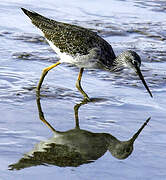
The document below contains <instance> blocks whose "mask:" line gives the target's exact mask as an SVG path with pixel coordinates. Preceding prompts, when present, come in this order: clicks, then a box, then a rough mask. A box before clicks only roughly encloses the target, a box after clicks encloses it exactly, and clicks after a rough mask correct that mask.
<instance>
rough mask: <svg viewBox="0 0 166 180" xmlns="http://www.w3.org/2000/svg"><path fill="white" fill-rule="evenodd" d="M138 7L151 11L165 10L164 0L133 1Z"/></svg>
mask: <svg viewBox="0 0 166 180" xmlns="http://www.w3.org/2000/svg"><path fill="white" fill-rule="evenodd" d="M135 3H136V4H137V5H136V6H138V7H144V8H149V9H150V10H151V11H154V12H164V11H165V10H166V2H165V1H164V0H158V1H152V0H149V1H144V2H143V1H135Z"/></svg>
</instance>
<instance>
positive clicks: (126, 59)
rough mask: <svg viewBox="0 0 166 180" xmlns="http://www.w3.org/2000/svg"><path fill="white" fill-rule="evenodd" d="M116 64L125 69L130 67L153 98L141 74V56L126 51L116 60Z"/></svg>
mask: <svg viewBox="0 0 166 180" xmlns="http://www.w3.org/2000/svg"><path fill="white" fill-rule="evenodd" d="M116 63H117V65H118V64H119V65H122V66H123V67H128V68H131V69H133V70H134V71H135V72H136V74H137V75H138V76H139V78H140V79H141V81H142V83H143V84H144V86H145V88H146V89H147V91H148V93H149V94H150V96H151V97H153V96H152V93H151V91H150V89H149V87H148V86H147V84H146V82H145V79H144V77H143V75H142V73H141V70H140V66H141V58H140V56H139V55H138V54H137V53H136V52H134V51H125V52H123V53H121V54H120V55H119V56H118V57H117V58H116Z"/></svg>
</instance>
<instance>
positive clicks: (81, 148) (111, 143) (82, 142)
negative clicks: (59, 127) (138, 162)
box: [9, 99, 150, 170]
mask: <svg viewBox="0 0 166 180" xmlns="http://www.w3.org/2000/svg"><path fill="white" fill-rule="evenodd" d="M85 103H86V102H82V103H80V104H77V105H75V107H74V111H75V122H76V127H75V128H74V129H71V130H68V131H65V132H59V131H56V130H55V129H54V128H53V127H52V126H51V125H50V124H49V123H48V122H47V121H46V120H45V118H44V114H43V112H42V109H41V104H40V99H37V104H38V110H39V116H40V119H41V120H42V121H43V122H44V123H45V124H46V125H47V126H48V127H49V128H50V129H51V130H52V131H53V133H54V136H53V137H52V138H50V139H48V140H46V141H41V142H40V143H39V144H36V145H35V147H34V149H33V150H32V151H30V152H28V153H26V154H25V155H24V156H23V158H21V159H20V160H19V161H18V162H17V163H16V164H12V165H9V169H10V170H13V169H16V170H20V169H23V168H26V167H31V166H37V165H44V164H50V165H56V166H60V167H65V166H74V167H76V166H79V165H81V164H85V163H90V162H93V161H94V160H97V159H98V158H100V157H101V156H103V155H104V154H105V152H106V151H107V150H109V151H110V153H111V154H112V155H113V156H114V157H116V158H118V159H125V158H127V157H128V156H129V155H130V154H131V153H132V151H133V144H134V141H135V140H136V138H137V137H138V135H139V134H140V133H141V131H142V130H143V128H144V127H145V126H146V125H147V123H148V121H149V120H150V118H148V119H147V120H146V122H145V123H144V124H143V125H142V126H141V128H140V129H139V130H138V131H137V132H136V133H135V134H134V136H133V137H132V138H131V139H130V140H128V141H119V140H118V139H117V138H116V137H114V136H112V135H111V134H108V133H93V132H90V131H86V130H82V129H80V127H79V120H78V109H79V107H80V106H81V105H83V104H85Z"/></svg>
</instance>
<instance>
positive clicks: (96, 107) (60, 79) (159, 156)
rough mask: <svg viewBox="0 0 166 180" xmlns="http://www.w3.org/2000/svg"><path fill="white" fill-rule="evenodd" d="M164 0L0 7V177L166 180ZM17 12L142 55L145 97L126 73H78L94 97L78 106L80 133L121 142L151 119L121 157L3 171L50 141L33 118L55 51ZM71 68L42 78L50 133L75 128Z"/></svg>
mask: <svg viewBox="0 0 166 180" xmlns="http://www.w3.org/2000/svg"><path fill="white" fill-rule="evenodd" d="M165 6H166V2H165V1H162V0H159V1H157V0H156V1H155V0H154V1H153V0H149V1H146V2H144V1H142V0H135V1H131V0H126V1H115V0H111V1H110V0H109V1H108V0H104V1H102V2H101V1H99V0H95V1H87V0H86V1H74V0H73V1H49V2H48V1H44V0H41V1H40V3H36V2H35V1H34V0H24V1H22V0H19V1H16V0H12V1H8V0H1V2H0V19H1V21H0V22H1V23H0V39H1V41H0V54H1V59H0V113H1V117H0V130H1V131H0V137H1V138H0V139H1V140H0V160H1V164H0V179H3V180H5V179H18V180H19V179H23V178H24V179H35V180H36V179H49V178H50V179H53V178H54V179H66V180H67V179H76V180H78V179H84V180H85V179H88V180H89V179H92V178H93V179H96V180H100V179H111V178H112V179H114V180H116V179H117V180H121V179H122V180H123V179H124V178H125V179H129V180H130V179H131V180H133V179H152V180H153V179H154V180H156V179H158V180H164V179H165V178H166V172H165V169H166V163H165V158H166V151H165V149H166V143H165V139H166V132H165V129H166V123H165V119H166V113H165V108H166V106H165V104H166V98H165V94H166V86H165V84H166V72H165V69H166V60H165V56H166V51H165V40H166V36H165V34H166V21H165V19H166V14H165V10H166V9H165ZM20 7H24V8H27V9H31V10H34V11H37V12H39V13H41V14H43V15H45V16H47V17H50V18H53V19H56V20H58V21H63V22H67V23H72V24H77V25H80V26H83V27H86V28H90V29H92V30H94V31H96V32H97V33H98V34H99V35H100V36H102V37H103V38H105V39H106V40H107V41H108V42H109V43H111V45H112V47H113V49H114V51H115V53H116V54H119V53H120V52H121V51H124V50H127V49H131V50H135V51H136V52H138V53H139V55H140V56H141V57H142V66H141V69H142V72H143V74H144V76H145V79H146V81H147V84H148V85H149V87H150V89H151V91H152V93H153V96H154V98H153V99H152V98H150V96H149V94H148V93H147V92H146V90H145V88H144V87H143V85H142V83H141V81H140V80H139V79H138V77H137V76H136V75H135V73H134V72H132V71H123V72H120V73H108V72H104V71H100V70H88V71H85V73H84V75H83V79H82V86H83V87H84V90H85V91H86V92H87V93H88V95H89V96H90V97H92V98H96V99H97V100H95V101H94V102H91V103H88V104H84V105H82V106H81V107H80V109H79V120H80V122H79V123H80V124H79V125H80V128H81V129H83V130H86V131H90V132H93V133H108V134H111V135H112V136H114V137H116V138H117V139H118V140H121V141H127V140H129V139H130V138H131V137H132V136H133V135H134V133H136V132H137V130H138V129H139V128H140V127H141V126H142V125H143V124H144V122H145V121H146V119H147V118H148V117H151V120H150V121H149V123H148V125H147V126H146V127H145V128H144V129H143V131H142V132H141V134H140V135H139V137H138V138H137V139H136V141H135V143H134V150H133V152H132V154H131V155H130V156H128V158H126V159H124V160H119V159H117V158H115V157H113V156H112V155H111V154H110V152H109V151H107V152H106V153H104V154H103V156H101V157H100V158H99V159H96V160H95V161H93V162H90V163H85V164H84V163H83V164H82V165H80V166H77V167H72V166H66V167H59V166H58V165H49V164H44V165H38V166H31V167H27V168H24V169H22V170H18V171H17V170H13V171H11V170H8V169H9V167H8V166H9V165H11V164H15V163H17V162H18V161H19V160H20V159H21V158H22V157H23V155H24V154H25V153H27V152H30V151H31V150H32V149H33V148H34V146H35V145H36V144H39V143H40V142H42V141H47V140H48V139H49V138H51V137H53V133H52V131H50V130H49V129H48V128H47V127H46V126H45V125H44V123H43V122H41V120H40V119H39V116H38V108H37V103H36V96H35V87H36V84H37V82H38V80H39V77H40V75H41V71H42V69H43V68H44V67H47V66H49V65H51V64H52V63H55V62H56V61H57V59H58V57H57V56H56V54H55V53H54V52H53V51H52V50H51V48H50V47H49V46H48V44H47V43H46V41H45V40H44V38H43V37H42V36H41V33H40V32H39V31H38V30H37V29H36V28H35V27H34V26H33V25H32V24H31V22H30V21H29V19H28V18H27V17H26V16H25V15H24V14H23V13H22V11H21V10H20ZM78 71H79V70H78V69H77V68H76V67H73V66H69V65H60V66H58V67H57V68H55V69H54V70H52V71H51V72H49V74H48V75H47V77H46V79H45V81H44V84H43V86H42V97H41V105H42V110H43V112H44V115H45V118H46V120H47V121H48V122H49V123H50V124H51V125H52V127H54V128H55V129H56V130H57V131H68V130H70V129H73V128H74V127H75V118H74V106H75V105H76V104H78V103H80V102H81V100H82V96H81V95H80V93H79V92H78V90H77V89H76V88H75V81H76V79H77V74H78Z"/></svg>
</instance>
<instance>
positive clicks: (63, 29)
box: [22, 8, 115, 65]
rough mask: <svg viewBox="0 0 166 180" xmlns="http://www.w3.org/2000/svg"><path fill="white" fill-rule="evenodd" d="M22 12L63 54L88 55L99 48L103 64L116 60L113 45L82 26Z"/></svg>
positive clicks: (25, 11) (26, 11)
mask: <svg viewBox="0 0 166 180" xmlns="http://www.w3.org/2000/svg"><path fill="white" fill-rule="evenodd" d="M22 10H23V11H24V13H25V14H26V15H27V16H28V17H29V18H30V19H31V21H32V23H33V24H34V25H35V26H37V27H38V28H39V29H40V30H41V31H42V32H43V33H44V36H45V37H46V39H48V40H49V41H51V42H52V43H53V44H54V45H55V46H56V47H58V48H59V49H60V51H61V52H65V53H69V54H71V55H76V54H77V53H79V54H80V55H86V54H88V53H89V51H90V50H91V49H93V48H98V49H100V52H101V54H100V56H99V60H100V61H101V62H102V63H103V64H105V65H107V64H109V63H110V61H109V59H110V60H112V59H115V54H114V52H113V50H112V47H111V45H110V44H109V43H107V42H106V41H105V40H104V39H102V38H101V37H100V36H98V35H97V33H95V32H93V31H90V30H88V29H86V28H83V27H80V26H76V25H71V24H67V23H61V22H57V21H55V20H52V19H48V18H46V17H44V16H42V15H40V14H38V13H36V12H31V11H28V10H26V9H24V8H22Z"/></svg>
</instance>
